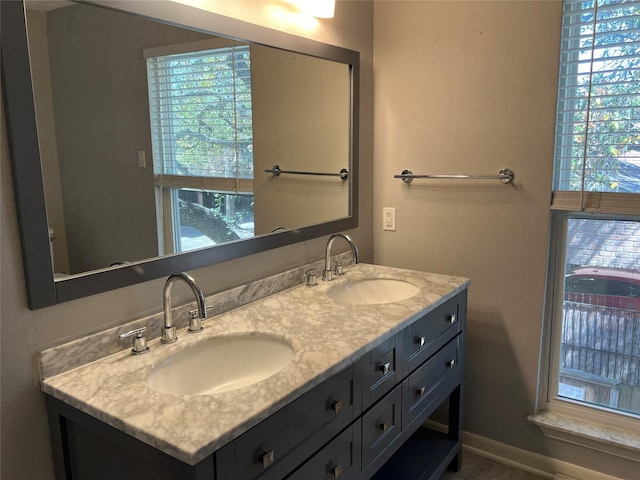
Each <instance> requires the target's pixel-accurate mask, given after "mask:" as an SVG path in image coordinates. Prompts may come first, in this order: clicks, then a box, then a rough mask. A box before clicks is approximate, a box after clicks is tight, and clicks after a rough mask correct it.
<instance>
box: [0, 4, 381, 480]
mask: <svg viewBox="0 0 640 480" xmlns="http://www.w3.org/2000/svg"><path fill="white" fill-rule="evenodd" d="M231 3H232V5H229V6H227V9H231V10H230V11H229V10H227V11H220V12H218V13H224V14H226V15H227V16H234V17H237V18H240V19H245V20H248V21H251V22H253V23H257V24H262V25H266V26H271V27H274V28H278V29H280V30H284V31H287V32H289V33H292V34H297V35H300V36H306V37H311V38H314V39H317V40H320V41H324V42H326V43H332V44H335V45H339V46H343V47H346V48H350V49H353V50H358V51H360V52H361V62H362V84H361V89H362V90H361V91H362V100H363V101H362V108H361V112H360V117H361V131H360V152H361V165H362V167H363V175H362V176H363V182H362V183H363V185H362V188H361V189H360V205H361V207H360V212H361V218H362V220H361V222H360V227H359V228H358V229H356V230H354V231H351V232H350V233H352V234H353V235H354V237H355V239H356V241H357V243H358V246H359V247H360V248H361V250H362V251H363V257H364V260H365V261H369V262H370V261H371V260H372V238H371V237H372V235H371V203H372V200H371V196H372V191H371V184H372V177H371V170H372V163H371V162H372V150H371V145H372V98H371V96H372V91H373V87H372V38H373V33H372V27H373V9H372V4H371V3H370V2H339V4H338V6H337V8H336V18H335V19H333V20H329V21H322V22H320V21H318V22H315V23H311V24H300V23H296V22H297V17H296V16H294V15H293V13H292V12H290V11H289V10H286V9H287V8H289V7H287V4H286V3H285V2H280V1H278V2H231ZM274 8H277V9H281V10H282V12H283V15H279V16H278V17H277V18H274V17H273V16H272V10H273V9H274ZM270 9H271V10H270ZM4 124H5V122H4V110H2V125H4ZM0 136H1V138H0V157H1V162H2V163H1V167H0V168H1V170H0V171H1V187H0V189H1V191H0V193H1V196H2V223H1V237H0V251H1V265H0V270H1V271H2V276H1V278H0V283H1V292H2V297H1V312H0V319H1V322H2V323H1V329H2V331H1V341H2V350H1V355H2V357H1V359H2V361H1V368H2V388H1V398H0V404H1V406H2V407H1V408H2V411H1V414H2V419H1V421H2V431H1V458H2V464H1V467H0V468H1V470H0V477H1V478H2V479H6V480H36V479H37V480H50V479H52V478H53V472H52V463H51V453H50V452H51V450H50V447H49V436H48V427H47V422H46V412H45V409H44V401H43V396H42V394H41V392H40V389H39V386H38V380H37V373H36V371H35V367H34V365H35V355H36V352H37V351H39V350H42V349H43V348H46V347H48V346H52V345H55V344H59V343H62V342H63V341H65V340H67V339H71V338H76V337H79V336H83V335H86V334H88V333H90V332H95V331H99V330H103V329H105V328H107V327H109V326H114V325H117V324H121V323H124V322H125V321H128V320H132V319H134V318H138V317H141V316H144V315H148V314H151V313H153V312H158V311H160V309H161V296H162V284H163V280H162V279H159V280H156V281H151V282H147V283H144V284H141V285H137V286H134V287H130V288H125V289H121V290H117V291H114V292H109V293H105V294H101V295H96V296H93V297H90V298H86V299H81V300H76V301H73V302H70V303H66V304H62V305H58V306H53V307H49V308H45V309H42V310H38V311H35V312H32V311H30V310H28V308H27V302H26V293H25V290H24V276H23V273H22V262H21V252H20V242H19V236H18V227H17V219H16V212H15V202H14V197H13V189H12V181H11V168H10V164H9V153H8V146H7V136H6V129H5V127H4V126H3V127H2V128H1V129H0ZM325 241H326V238H322V239H317V240H313V241H309V242H304V243H301V244H298V245H292V246H289V247H283V248H280V249H277V250H275V251H271V252H267V253H263V254H258V255H253V256H250V257H245V258H242V259H239V260H235V261H230V262H226V263H223V264H219V265H216V266H212V267H209V268H203V269H200V270H197V271H194V272H192V273H193V275H194V276H195V277H196V279H197V280H198V282H199V283H200V284H201V286H202V287H203V289H204V290H205V291H206V293H207V294H210V293H213V292H217V291H221V290H225V289H228V288H230V287H232V286H234V285H239V284H243V283H246V282H247V281H249V280H251V279H255V278H260V277H264V276H267V275H271V274H275V273H277V272H281V271H283V270H286V269H288V268H290V267H293V266H296V265H300V264H304V263H307V262H309V261H312V260H313V261H315V260H317V259H320V258H321V257H322V255H323V252H324V244H325ZM174 292H175V295H176V300H175V303H176V304H178V303H179V302H180V300H182V301H187V300H188V298H189V292H188V291H187V289H181V288H178V287H176V288H175V289H174Z"/></svg>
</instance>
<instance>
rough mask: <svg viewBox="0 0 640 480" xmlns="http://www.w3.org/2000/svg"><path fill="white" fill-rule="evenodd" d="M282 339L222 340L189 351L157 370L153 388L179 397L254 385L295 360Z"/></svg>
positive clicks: (152, 378) (152, 377)
mask: <svg viewBox="0 0 640 480" xmlns="http://www.w3.org/2000/svg"><path fill="white" fill-rule="evenodd" d="M294 354H295V352H294V350H293V348H292V347H291V345H289V344H288V343H287V342H285V341H284V340H282V339H280V338H276V337H271V336H266V335H241V336H230V337H218V338H212V339H210V340H205V341H203V342H201V343H198V344H196V345H193V346H191V347H188V348H185V349H184V350H181V351H180V352H178V353H176V354H175V355H172V356H171V357H169V358H167V359H166V360H163V361H162V362H160V363H158V364H157V365H156V366H154V367H153V369H152V370H151V374H150V375H149V378H148V379H147V382H148V384H149V386H150V387H151V388H153V389H154V390H158V391H161V392H165V393H173V394H177V395H211V394H215V393H222V392H228V391H231V390H235V389H237V388H242V387H246V386H249V385H253V384H254V383H257V382H260V381H262V380H265V379H267V378H269V377H270V376H272V375H275V374H276V373H278V372H279V371H280V370H282V369H283V368H284V367H286V366H287V365H288V364H289V363H290V362H291V360H293V357H294Z"/></svg>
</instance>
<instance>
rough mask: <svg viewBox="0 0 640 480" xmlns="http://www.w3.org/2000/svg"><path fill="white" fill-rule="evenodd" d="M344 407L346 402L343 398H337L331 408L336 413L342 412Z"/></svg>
mask: <svg viewBox="0 0 640 480" xmlns="http://www.w3.org/2000/svg"><path fill="white" fill-rule="evenodd" d="M343 408H344V403H343V402H342V400H336V401H335V402H333V403H332V404H331V410H333V413H335V414H336V415H337V414H338V413H340V412H341V411H342V409H343Z"/></svg>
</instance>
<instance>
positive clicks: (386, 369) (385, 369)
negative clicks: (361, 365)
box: [378, 362, 391, 375]
mask: <svg viewBox="0 0 640 480" xmlns="http://www.w3.org/2000/svg"><path fill="white" fill-rule="evenodd" d="M378 368H379V369H380V371H381V372H382V374H383V375H386V374H387V373H389V370H390V369H391V363H389V362H387V363H385V364H383V365H380V366H379V367H378Z"/></svg>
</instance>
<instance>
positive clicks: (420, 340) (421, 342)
mask: <svg viewBox="0 0 640 480" xmlns="http://www.w3.org/2000/svg"><path fill="white" fill-rule="evenodd" d="M416 343H417V344H418V345H420V346H421V347H424V344H425V343H427V337H418V338H416Z"/></svg>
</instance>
